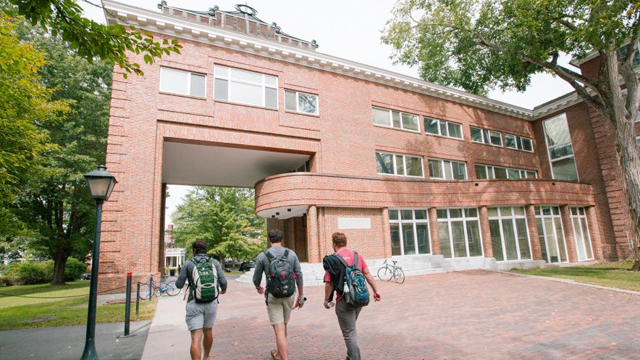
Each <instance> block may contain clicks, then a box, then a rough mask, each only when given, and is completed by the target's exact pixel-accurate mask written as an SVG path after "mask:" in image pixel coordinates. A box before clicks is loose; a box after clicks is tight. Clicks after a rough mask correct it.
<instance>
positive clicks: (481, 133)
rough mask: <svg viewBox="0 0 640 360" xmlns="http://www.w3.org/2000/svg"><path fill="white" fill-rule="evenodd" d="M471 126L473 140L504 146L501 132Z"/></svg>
mask: <svg viewBox="0 0 640 360" xmlns="http://www.w3.org/2000/svg"><path fill="white" fill-rule="evenodd" d="M469 128H470V130H471V141H473V142H477V143H481V144H487V145H493V146H502V133H501V132H499V131H494V130H487V129H481V128H477V127H475V126H470V127H469Z"/></svg>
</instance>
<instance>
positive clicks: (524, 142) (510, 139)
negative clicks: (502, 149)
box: [504, 134, 533, 152]
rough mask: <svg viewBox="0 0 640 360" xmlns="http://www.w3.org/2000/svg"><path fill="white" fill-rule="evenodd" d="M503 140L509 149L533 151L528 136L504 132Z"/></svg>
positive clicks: (531, 142)
mask: <svg viewBox="0 0 640 360" xmlns="http://www.w3.org/2000/svg"><path fill="white" fill-rule="evenodd" d="M504 142H505V145H506V147H507V148H509V149H515V150H521V151H528V152H533V141H532V140H531V139H529V138H526V137H522V136H516V135H509V134H504Z"/></svg>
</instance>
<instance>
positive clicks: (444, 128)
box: [424, 117, 462, 140]
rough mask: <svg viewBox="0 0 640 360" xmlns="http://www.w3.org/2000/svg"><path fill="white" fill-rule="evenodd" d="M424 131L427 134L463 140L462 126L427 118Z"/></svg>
mask: <svg viewBox="0 0 640 360" xmlns="http://www.w3.org/2000/svg"><path fill="white" fill-rule="evenodd" d="M424 129H425V132H426V133H427V134H433V135H440V136H445V137H450V138H454V139H460V140H462V125H461V124H457V123H454V122H449V121H444V120H438V119H430V118H427V117H425V118H424Z"/></svg>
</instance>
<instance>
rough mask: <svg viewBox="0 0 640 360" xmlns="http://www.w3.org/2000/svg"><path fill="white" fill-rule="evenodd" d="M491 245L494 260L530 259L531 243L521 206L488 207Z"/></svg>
mask: <svg viewBox="0 0 640 360" xmlns="http://www.w3.org/2000/svg"><path fill="white" fill-rule="evenodd" d="M488 212H489V230H490V232H491V247H492V248H493V257H494V258H495V259H496V261H505V260H507V261H509V260H530V259H531V245H530V244H529V231H528V230H527V219H526V217H525V211H524V208H523V207H500V208H488Z"/></svg>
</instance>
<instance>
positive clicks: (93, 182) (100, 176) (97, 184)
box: [82, 165, 117, 360]
mask: <svg viewBox="0 0 640 360" xmlns="http://www.w3.org/2000/svg"><path fill="white" fill-rule="evenodd" d="M84 178H85V179H86V180H87V183H88V184H89V190H90V191H91V197H93V199H94V200H95V201H96V232H95V239H94V242H93V254H92V255H91V288H90V289H89V313H88V315H87V338H86V340H85V342H84V351H83V352H82V360H88V359H98V353H97V352H96V346H95V338H96V302H97V301H98V260H99V258H100V223H101V220H102V203H103V202H105V201H107V200H108V199H109V196H110V195H111V192H112V191H113V188H114V186H116V183H117V181H116V178H115V177H113V175H111V173H110V172H108V171H107V168H106V167H105V166H104V165H100V166H98V170H94V171H92V172H90V173H87V174H85V175H84Z"/></svg>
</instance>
